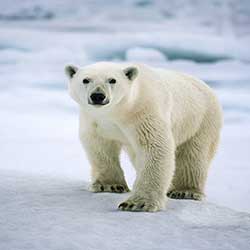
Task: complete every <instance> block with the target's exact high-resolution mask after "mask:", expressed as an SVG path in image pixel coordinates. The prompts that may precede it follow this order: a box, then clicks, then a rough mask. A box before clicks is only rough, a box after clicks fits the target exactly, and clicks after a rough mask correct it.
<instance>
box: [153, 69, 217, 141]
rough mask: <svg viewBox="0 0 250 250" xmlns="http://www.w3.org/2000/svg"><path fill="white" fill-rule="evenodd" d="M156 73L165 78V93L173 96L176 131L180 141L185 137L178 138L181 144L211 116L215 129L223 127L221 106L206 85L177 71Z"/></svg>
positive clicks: (173, 115) (173, 117)
mask: <svg viewBox="0 0 250 250" xmlns="http://www.w3.org/2000/svg"><path fill="white" fill-rule="evenodd" d="M154 72H155V73H156V74H157V75H159V77H160V78H161V83H162V85H163V88H164V90H165V91H166V92H170V93H171V97H172V105H173V107H172V113H171V114H172V115H171V120H172V126H173V130H174V133H175V134H176V138H177V137H179V134H182V136H181V139H180V140H178V139H177V141H179V143H182V141H183V140H185V139H186V138H188V137H191V136H193V132H194V131H197V130H198V129H199V127H200V125H201V123H202V122H204V119H205V117H209V118H208V119H210V120H211V122H212V123H214V126H221V125H222V109H221V106H220V104H219V101H218V99H217V97H216V95H215V93H214V91H213V90H212V89H211V88H210V87H209V86H208V85H207V84H206V83H204V82H203V81H202V80H200V79H197V78H195V77H193V76H190V75H188V74H184V73H180V72H177V71H172V70H165V69H160V68H154ZM183 128H185V129H183ZM185 134H186V136H185ZM179 143H178V144H179Z"/></svg>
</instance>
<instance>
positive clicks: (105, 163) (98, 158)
mask: <svg viewBox="0 0 250 250" xmlns="http://www.w3.org/2000/svg"><path fill="white" fill-rule="evenodd" d="M81 142H82V144H83V146H84V148H85V150H86V153H87V156H88V159H89V161H90V164H91V173H92V184H91V186H90V190H91V191H92V192H114V193H123V192H128V191H129V188H128V186H127V183H126V181H125V178H124V174H123V171H122V169H121V166H120V162H119V154H120V150H121V146H120V144H119V143H117V142H115V141H113V140H108V139H105V138H103V137H100V136H99V135H97V134H96V133H95V132H91V131H88V133H87V134H86V135H85V136H83V138H81Z"/></svg>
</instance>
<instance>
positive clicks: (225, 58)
mask: <svg viewBox="0 0 250 250" xmlns="http://www.w3.org/2000/svg"><path fill="white" fill-rule="evenodd" d="M93 12H94V13H95V14H94V15H93ZM249 27H250V3H249V1H243V0H242V1H237V0H224V1H216V0H211V1H195V0H186V1H181V0H176V1H163V0H162V1H161V0H159V1H150V0H127V1H126V0H123V1H112V0H107V1H104V0H103V1H102V0H101V1H90V0H89V1H80V0H71V1H70V0H62V1H48V0H46V1H42V0H39V1H38V0H35V1H31V0H24V1H22V3H21V2H20V1H17V0H10V1H7V2H6V1H3V0H0V117H1V120H0V141H1V144H0V160H1V161H0V186H1V187H0V249H1V250H2V249H3V250H5V249H11V250H12V249H82V247H83V246H84V244H85V246H86V247H85V248H84V249H100V248H103V249H118V246H119V249H131V248H132V246H133V247H134V249H166V247H165V246H169V249H212V248H214V249H246V247H245V246H247V244H250V242H249V238H250V236H249V230H250V222H249V214H245V213H239V212H234V211H232V210H229V209H226V208H224V207H219V206H217V205H213V204H212V203H210V202H213V203H216V204H218V205H221V206H227V207H230V208H231V209H235V210H238V211H244V212H248V213H249V212H250V184H249V180H250V163H249V162H250V116H249V114H250V49H249V44H250V30H249ZM99 60H113V61H140V62H144V63H148V64H150V65H153V66H160V67H164V68H170V69H175V70H181V71H184V72H187V73H190V74H194V75H195V76H197V77H200V78H201V79H203V80H205V81H206V82H207V83H208V84H210V86H211V87H213V88H214V90H215V92H216V93H217V94H218V97H219V99H220V100H221V103H222V105H223V108H224V114H225V125H224V128H223V131H222V139H221V145H220V147H219V151H218V154H217V156H216V158H215V160H214V162H213V164H212V167H211V171H210V174H209V178H208V183H207V202H204V203H196V202H190V201H188V202H186V201H171V202H169V205H168V206H167V210H166V211H164V212H160V213H157V214H155V215H152V214H150V215H149V214H138V213H136V214H132V213H122V212H118V211H116V205H117V203H118V201H121V200H123V199H124V197H125V196H126V195H116V194H97V195H96V194H90V193H88V192H87V191H86V189H87V183H89V177H90V167H89V164H88V162H87V159H86V157H85V155H84V152H83V150H82V148H81V146H80V143H79V141H78V135H77V131H78V124H77V122H78V121H77V119H78V118H77V106H76V104H75V103H74V102H73V101H72V100H71V99H70V97H69V96H68V94H67V91H66V78H65V76H64V71H63V69H64V65H65V64H66V63H69V62H73V63H76V64H79V65H86V64H89V63H93V62H95V61H99ZM122 165H123V168H124V170H125V174H126V177H127V180H128V183H129V185H130V186H131V185H132V183H133V180H134V178H135V173H134V170H133V168H132V166H131V164H130V162H129V160H128V158H127V156H126V155H125V154H123V155H122ZM131 224H132V225H131ZM247 230H248V235H247ZM94 232H95V234H94ZM142 232H143V233H142ZM106 237H109V240H108V241H105V240H104V239H105V238H106ZM34 239H36V240H35V241H34ZM129 239H130V240H129ZM111 242H113V245H111ZM120 244H123V245H122V246H121V245H120ZM155 246H157V247H155Z"/></svg>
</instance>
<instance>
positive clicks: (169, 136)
mask: <svg viewBox="0 0 250 250" xmlns="http://www.w3.org/2000/svg"><path fill="white" fill-rule="evenodd" d="M65 72H66V74H67V76H68V77H69V92H70V95H71V97H72V98H73V99H74V100H75V101H76V102H77V103H78V104H79V107H80V127H79V135H80V140H81V142H82V145H83V147H84V149H85V151H86V154H87V157H88V159H89V162H90V164H91V167H92V184H91V190H92V191H93V192H117V193H122V192H128V191H129V188H128V186H127V183H126V181H125V178H124V173H123V171H122V168H121V166H120V161H119V155H120V152H121V149H124V150H125V151H126V152H127V153H128V155H129V157H130V159H131V162H132V163H133V165H134V167H135V170H136V180H135V183H134V185H133V191H132V193H131V195H130V197H129V198H128V199H127V200H126V201H124V202H122V203H121V204H120V205H119V206H118V208H119V209H120V210H124V211H149V212H154V211H158V210H161V209H163V208H164V205H165V201H166V198H167V196H168V197H170V198H175V199H194V200H201V199H202V198H203V196H204V185H205V182H206V178H207V172H208V168H209V165H210V163H211V160H212V158H213V157H214V155H215V151H216V148H217V145H218V141H219V137H220V130H221V127H222V109H221V106H220V104H219V102H218V100H217V98H216V96H215V94H214V93H213V91H212V90H211V89H210V88H209V87H208V86H207V85H206V84H205V83H204V82H202V81H201V80H198V79H196V78H194V77H192V76H189V75H186V74H183V73H179V72H175V71H168V70H165V69H160V68H152V67H149V66H147V65H143V64H127V65H126V64H118V63H111V62H99V63H95V64H92V65H89V66H86V67H83V68H78V67H77V66H74V65H68V66H66V67H65Z"/></svg>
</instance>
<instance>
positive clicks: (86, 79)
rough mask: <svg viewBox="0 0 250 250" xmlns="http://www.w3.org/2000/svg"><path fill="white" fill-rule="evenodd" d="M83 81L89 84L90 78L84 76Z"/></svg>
mask: <svg viewBox="0 0 250 250" xmlns="http://www.w3.org/2000/svg"><path fill="white" fill-rule="evenodd" d="M82 82H83V83H84V84H88V83H89V82H90V80H89V79H88V78H84V79H83V80H82Z"/></svg>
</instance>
